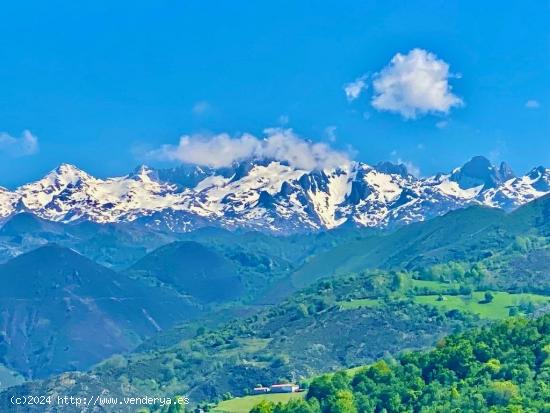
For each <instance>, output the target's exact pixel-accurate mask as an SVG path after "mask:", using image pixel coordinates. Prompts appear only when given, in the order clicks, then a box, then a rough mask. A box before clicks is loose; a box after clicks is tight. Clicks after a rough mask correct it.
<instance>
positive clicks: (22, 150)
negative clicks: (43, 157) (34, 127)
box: [0, 130, 38, 157]
mask: <svg viewBox="0 0 550 413" xmlns="http://www.w3.org/2000/svg"><path fill="white" fill-rule="evenodd" d="M0 152H4V153H6V154H8V155H10V156H16V157H17V156H27V155H32V154H35V153H36V152H38V138H37V137H36V136H34V135H33V134H32V133H31V132H30V131H28V130H24V131H23V133H22V134H21V137H19V138H17V137H15V136H11V135H10V134H8V133H5V132H0Z"/></svg>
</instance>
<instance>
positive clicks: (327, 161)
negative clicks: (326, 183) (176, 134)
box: [149, 128, 350, 170]
mask: <svg viewBox="0 0 550 413" xmlns="http://www.w3.org/2000/svg"><path fill="white" fill-rule="evenodd" d="M264 132H265V134H266V137H265V138H263V139H260V138H257V137H255V136H253V135H251V134H248V133H245V134H242V135H240V136H238V137H231V136H229V135H228V134H227V133H222V134H218V135H213V136H205V135H184V136H182V137H181V138H180V140H179V143H178V144H177V145H163V146H162V147H160V148H159V149H156V150H154V151H151V152H150V153H149V156H151V157H154V158H157V159H162V160H168V161H179V162H183V163H188V164H197V165H206V166H211V167H215V168H220V167H224V166H230V165H231V164H232V163H233V162H239V161H243V160H247V159H274V160H278V161H282V162H288V164H289V165H291V166H293V167H296V168H303V169H307V170H312V169H323V168H333V167H337V166H342V165H344V164H347V163H349V162H350V160H349V156H348V154H347V153H345V152H340V151H337V150H335V149H333V148H331V147H330V146H329V145H327V144H325V143H314V142H310V141H307V140H304V139H301V138H300V137H298V136H297V135H296V134H295V133H294V132H293V131H292V130H291V129H281V128H271V129H266V130H265V131H264Z"/></svg>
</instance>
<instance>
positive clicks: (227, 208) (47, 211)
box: [0, 157, 550, 233]
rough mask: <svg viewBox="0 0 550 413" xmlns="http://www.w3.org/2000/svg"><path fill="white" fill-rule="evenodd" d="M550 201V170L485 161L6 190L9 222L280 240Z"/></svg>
mask: <svg viewBox="0 0 550 413" xmlns="http://www.w3.org/2000/svg"><path fill="white" fill-rule="evenodd" d="M549 192H550V169H545V168H543V167H538V168H535V169H533V170H532V171H531V172H529V173H528V174H527V175H524V176H520V177H515V176H514V174H513V173H512V171H511V169H510V168H509V167H508V166H507V165H506V164H504V163H503V164H501V165H500V167H498V168H497V167H495V166H493V165H491V163H490V162H489V161H488V160H487V159H485V158H483V157H475V158H473V159H472V160H470V161H469V162H467V163H466V164H465V165H463V166H462V167H460V168H456V169H454V170H453V171H452V172H450V173H448V174H438V175H436V176H432V177H428V178H415V177H414V176H412V175H410V174H409V173H408V172H407V169H406V168H405V167H404V166H403V165H394V164H391V163H388V162H384V163H380V164H378V165H376V166H370V165H367V164H364V163H358V162H357V163H350V164H347V165H343V166H341V167H339V168H334V169H325V170H314V171H309V170H303V169H297V168H294V167H291V166H289V165H287V164H284V163H281V162H278V161H270V160H262V161H248V162H242V163H239V164H235V165H234V166H233V167H229V168H220V169H213V168H201V167H198V166H183V167H179V168H173V169H161V170H155V169H151V168H148V167H146V166H141V167H140V168H138V169H136V170H135V171H134V172H133V173H131V174H129V175H126V176H122V177H115V178H107V179H99V178H95V177H93V176H91V175H89V174H87V173H86V172H84V171H82V170H80V169H78V168H77V167H75V166H73V165H68V164H62V165H60V166H59V167H58V168H57V169H55V170H53V171H51V172H50V173H48V174H47V175H46V176H45V177H44V178H42V179H40V180H38V181H36V182H32V183H29V184H26V185H23V186H21V187H19V188H17V189H16V190H14V191H9V190H7V189H5V188H1V187H0V220H2V221H5V220H6V219H8V218H9V217H10V216H12V215H14V214H16V213H18V212H23V211H25V212H31V213H33V214H35V215H37V216H39V217H41V218H45V219H48V220H53V221H61V222H78V221H83V220H89V221H94V222H98V223H116V222H133V223H135V224H139V225H145V226H149V227H155V228H160V229H166V230H172V231H188V230H192V229H194V228H198V227H201V226H206V225H210V226H212V225H214V226H221V227H225V228H248V229H258V230H264V231H270V232H280V233H289V232H299V231H309V230H319V229H326V228H335V227H338V226H339V225H342V224H343V223H345V222H350V223H353V224H355V225H359V226H371V227H387V226H394V225H398V224H406V223H410V222H415V221H421V220H425V219H428V218H431V217H434V216H436V215H441V214H444V213H446V212H448V211H451V210H453V209H457V208H462V207H465V206H467V205H471V204H482V205H487V206H490V207H495V208H502V209H505V210H507V211H510V210H513V209H514V208H517V207H518V206H520V205H522V204H524V203H526V202H529V201H531V200H533V199H535V198H537V197H540V196H542V195H545V194H547V193H549Z"/></svg>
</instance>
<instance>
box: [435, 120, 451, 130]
mask: <svg viewBox="0 0 550 413" xmlns="http://www.w3.org/2000/svg"><path fill="white" fill-rule="evenodd" d="M447 126H449V121H447V120H440V121H439V122H437V123H436V124H435V127H436V128H437V129H445V128H446V127H447Z"/></svg>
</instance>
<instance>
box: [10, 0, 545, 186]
mask: <svg viewBox="0 0 550 413" xmlns="http://www.w3.org/2000/svg"><path fill="white" fill-rule="evenodd" d="M404 3H405V2H402V1H385V2H374V1H338V2H336V1H333V2H328V1H301V2H296V1H277V2H269V3H268V2H253V1H231V2H209V1H204V0H203V1H147V2H145V1H132V2H129V1H116V2H114V1H99V0H97V1H93V2H67V1H63V2H61V1H49V2H43V1H24V0H22V1H18V2H9V4H8V3H6V4H4V5H2V9H1V16H2V24H0V61H1V62H2V63H1V64H0V185H4V186H8V187H13V186H15V185H18V184H20V183H22V182H25V181H28V180H31V179H35V178H37V177H39V176H40V175H42V174H43V173H45V172H46V171H48V170H50V169H52V168H54V167H55V166H56V165H57V164H59V163H61V162H70V163H75V164H77V165H78V166H79V167H81V168H83V169H85V170H87V171H89V172H90V173H92V174H96V175H99V176H108V175H117V174H124V173H126V172H128V171H129V170H131V169H133V168H134V167H135V166H136V165H137V164H139V163H141V162H143V161H144V160H146V161H147V162H148V163H152V164H153V165H156V164H158V165H164V164H166V162H165V161H162V162H161V161H159V160H157V158H155V159H151V157H150V156H146V154H147V153H150V151H155V150H156V149H158V148H159V147H161V146H162V145H177V144H178V140H179V138H180V136H181V135H190V136H191V137H193V136H195V135H196V134H201V136H208V135H209V134H219V133H227V134H229V136H230V137H238V136H240V135H239V134H241V133H243V132H249V133H251V134H254V135H255V136H258V137H262V136H263V134H262V131H263V130H264V129H265V128H269V127H285V128H292V129H293V130H294V132H295V134H297V135H299V136H302V137H307V138H309V139H311V140H313V141H315V142H324V143H326V144H327V145H330V146H332V147H333V148H334V149H335V150H338V151H349V150H350V148H352V152H353V156H354V158H355V159H358V160H363V161H366V162H369V163H376V162H378V161H380V160H393V161H396V160H398V159H399V160H402V161H404V162H405V161H406V162H408V163H411V164H412V165H414V166H415V167H416V168H418V169H419V170H420V173H421V174H423V175H427V174H431V173H434V172H437V171H445V170H449V169H450V168H452V167H454V166H457V165H459V164H462V163H463V162H464V161H466V160H467V159H468V158H469V157H471V156H473V155H476V154H483V155H486V156H488V157H490V158H491V159H492V160H494V161H501V160H506V161H508V162H509V163H510V164H511V166H512V167H513V168H514V170H516V172H525V171H526V170H527V169H530V168H531V167H533V166H536V165H540V164H543V165H547V166H550V115H549V114H550V76H549V73H550V32H549V31H548V27H549V26H550V18H549V16H550V14H549V11H550V6H549V4H550V3H548V2H544V1H540V2H522V3H520V2H514V1H501V2H498V4H497V2H484V4H480V2H475V1H461V2H458V1H456V2H454V1H441V2H437V1H435V0H430V1H425V2H424V1H411V2H407V4H406V5H404ZM413 49H419V50H421V51H422V52H423V53H425V54H424V55H423V56H424V57H426V56H431V57H432V61H431V62H432V63H434V62H435V63H436V64H438V66H437V67H444V65H448V74H449V76H448V77H445V76H444V78H438V79H436V80H439V81H442V80H443V81H444V82H447V83H444V85H448V86H450V87H452V89H445V90H443V92H442V95H441V96H439V97H437V96H436V97H435V98H434V99H435V100H434V101H433V102H431V103H430V102H428V104H427V106H424V107H425V108H427V109H426V110H423V109H421V106H418V107H416V109H415V105H417V102H416V101H414V102H412V103H411V102H409V103H410V104H409V108H410V106H411V105H412V107H413V109H412V110H413V116H410V111H409V112H408V113H409V115H406V112H405V111H403V110H400V109H394V110H393V111H391V110H388V109H387V108H388V107H389V106H391V104H388V103H387V99H386V103H385V105H386V106H384V105H378V107H375V106H373V99H376V97H377V96H378V97H380V95H381V94H382V95H384V93H386V95H384V97H388V96H387V93H390V94H391V93H393V95H391V96H389V97H390V98H392V96H393V97H394V98H395V97H396V96H397V97H398V98H402V97H403V95H402V94H401V93H402V91H403V90H402V89H399V90H398V89H392V90H393V92H391V91H390V92H388V90H382V91H381V90H378V91H376V88H375V85H374V84H373V81H376V79H381V77H382V76H383V74H384V72H383V70H384V68H386V69H387V70H388V71H387V72H385V73H386V74H395V71H393V72H392V70H393V69H396V67H395V65H394V66H393V67H392V65H391V63H390V62H391V60H392V58H394V56H395V55H396V54H397V53H401V56H402V57H403V58H404V59H405V62H407V61H408V60H407V59H408V58H409V57H411V56H412V55H410V54H409V53H410V52H411V50H413ZM429 59H430V58H429V57H428V60H429ZM442 65H443V66H442ZM413 66H414V65H413ZM407 67H410V66H406V67H405V69H404V70H407ZM405 74H406V73H405ZM357 79H363V80H364V84H365V85H366V89H364V90H361V93H360V95H359V96H358V98H356V99H354V100H353V101H350V100H349V99H347V98H346V94H345V93H344V87H345V86H346V85H348V84H349V83H350V82H353V81H355V80H357ZM407 85H408V86H410V84H407V83H405V84H404V85H403V84H401V86H400V84H399V83H398V84H397V86H395V85H394V86H395V87H397V88H399V87H402V86H405V87H406V86H407ZM440 85H441V84H440ZM413 86H414V85H413ZM430 90H432V89H430ZM409 92H411V90H409ZM411 93H412V95H411V96H412V97H411V99H413V100H414V99H417V98H419V99H420V100H422V99H423V98H424V97H425V96H424V95H422V96H416V95H417V94H416V93H415V91H414V90H413V91H412V92H411ZM449 97H451V98H452V97H455V98H456V99H458V100H460V101H461V102H462V104H459V103H458V100H455V101H454V102H455V104H449V102H452V100H451V101H449V100H447V104H445V103H441V99H443V98H449ZM439 98H441V99H439ZM406 99H407V98H406V97H405V100H406ZM438 99H439V100H438ZM528 102H529V103H528ZM399 104H400V103H399ZM430 105H431V106H430ZM384 108H386V109H384ZM419 108H420V109H419ZM25 131H28V132H25Z"/></svg>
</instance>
